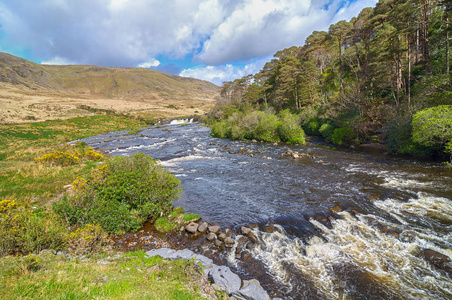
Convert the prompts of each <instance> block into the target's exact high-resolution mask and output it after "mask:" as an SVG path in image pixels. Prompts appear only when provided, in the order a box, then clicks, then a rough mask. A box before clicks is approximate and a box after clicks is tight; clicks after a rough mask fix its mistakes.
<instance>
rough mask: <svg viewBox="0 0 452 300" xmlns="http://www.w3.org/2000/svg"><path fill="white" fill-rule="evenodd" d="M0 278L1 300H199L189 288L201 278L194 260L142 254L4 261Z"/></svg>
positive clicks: (0, 263)
mask: <svg viewBox="0 0 452 300" xmlns="http://www.w3.org/2000/svg"><path fill="white" fill-rule="evenodd" d="M0 274H1V275H0V295H1V298H2V299H204V298H203V297H202V295H201V294H200V293H199V292H200V288H199V287H198V285H196V284H194V283H195V282H196V281H197V280H198V279H199V278H200V276H201V274H200V271H199V270H198V268H197V266H196V265H195V264H194V263H193V262H191V261H187V260H181V261H174V262H172V261H166V260H163V259H161V258H160V257H152V258H147V257H145V255H144V252H142V251H138V252H132V253H126V254H116V255H114V256H112V257H106V256H105V255H104V256H103V257H102V256H95V257H91V258H70V257H69V256H66V255H53V254H43V255H33V256H28V257H5V258H2V259H0Z"/></svg>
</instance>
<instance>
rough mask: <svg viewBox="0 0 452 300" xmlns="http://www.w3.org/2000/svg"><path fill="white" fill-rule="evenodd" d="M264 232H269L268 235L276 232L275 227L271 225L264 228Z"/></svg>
mask: <svg viewBox="0 0 452 300" xmlns="http://www.w3.org/2000/svg"><path fill="white" fill-rule="evenodd" d="M263 231H264V232H267V233H273V232H275V231H276V228H275V225H274V224H271V223H270V224H268V225H266V226H264V228H263Z"/></svg>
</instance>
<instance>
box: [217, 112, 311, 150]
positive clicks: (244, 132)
mask: <svg viewBox="0 0 452 300" xmlns="http://www.w3.org/2000/svg"><path fill="white" fill-rule="evenodd" d="M211 130H212V135H213V136H216V137H221V138H230V139H233V140H252V139H255V140H258V141H264V142H278V141H283V142H287V143H301V144H304V143H305V140H304V131H303V129H302V128H301V127H300V119H299V117H298V115H294V114H291V113H290V112H289V110H284V111H281V112H280V113H279V114H278V115H275V114H273V113H272V111H267V112H263V111H251V112H248V113H242V112H237V111H236V112H234V113H233V114H231V115H230V116H229V117H228V118H227V119H226V120H224V121H220V122H214V123H213V124H212V125H211Z"/></svg>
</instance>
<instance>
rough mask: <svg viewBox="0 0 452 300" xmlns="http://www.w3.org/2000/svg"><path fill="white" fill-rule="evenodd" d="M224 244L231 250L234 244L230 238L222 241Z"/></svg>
mask: <svg viewBox="0 0 452 300" xmlns="http://www.w3.org/2000/svg"><path fill="white" fill-rule="evenodd" d="M224 244H225V245H226V247H228V248H232V246H234V244H235V242H234V240H233V239H232V238H231V237H226V238H225V239H224Z"/></svg>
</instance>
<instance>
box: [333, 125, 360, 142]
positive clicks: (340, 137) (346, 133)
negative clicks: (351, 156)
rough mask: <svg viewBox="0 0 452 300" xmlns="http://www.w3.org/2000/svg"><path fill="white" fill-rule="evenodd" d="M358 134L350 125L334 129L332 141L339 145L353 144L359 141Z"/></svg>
mask: <svg viewBox="0 0 452 300" xmlns="http://www.w3.org/2000/svg"><path fill="white" fill-rule="evenodd" d="M357 139H358V137H357V135H356V133H355V132H354V131H353V129H351V128H348V127H342V128H336V129H334V132H333V135H332V136H331V141H332V142H333V143H335V144H337V145H351V144H355V143H357Z"/></svg>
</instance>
